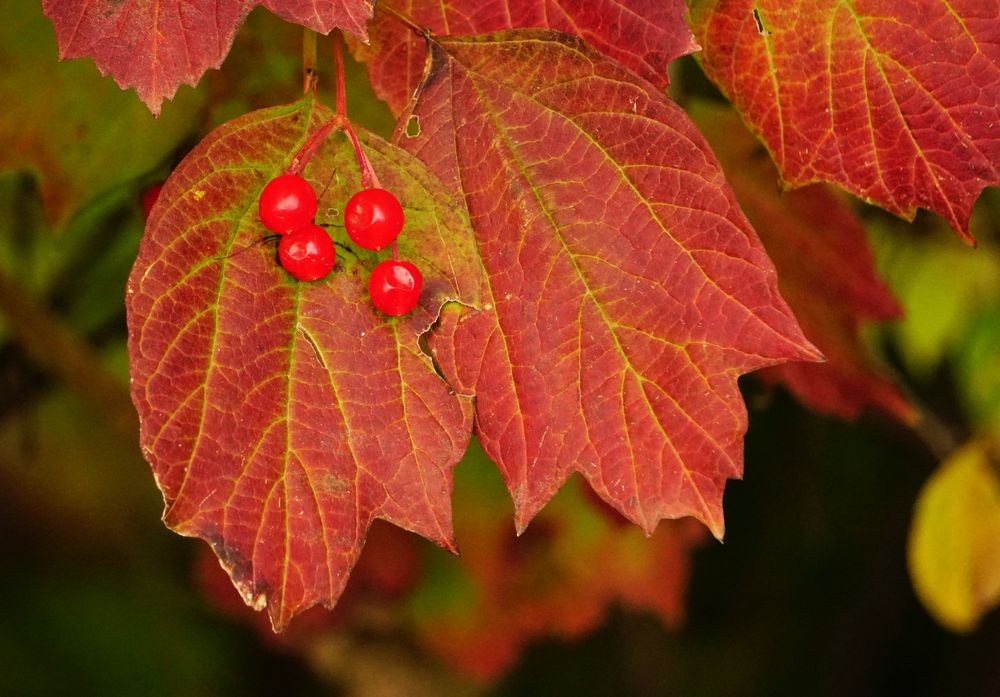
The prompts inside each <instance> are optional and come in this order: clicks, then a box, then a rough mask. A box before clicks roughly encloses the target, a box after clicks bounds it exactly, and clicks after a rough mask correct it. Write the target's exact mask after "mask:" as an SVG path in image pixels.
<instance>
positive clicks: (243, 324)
mask: <svg viewBox="0 0 1000 697" xmlns="http://www.w3.org/2000/svg"><path fill="white" fill-rule="evenodd" d="M330 116H332V115H331V114H330V112H329V111H328V110H326V109H325V108H323V107H321V106H319V105H318V104H316V103H315V102H313V101H312V100H311V99H309V98H307V99H305V100H303V101H302V102H298V103H296V104H293V105H289V106H287V107H276V108H272V109H266V110H262V111H258V112H253V113H251V114H248V115H246V116H244V117H241V118H240V119H237V120H236V121H234V122H230V123H228V124H225V125H224V126H222V127H220V128H219V129H217V130H216V131H215V132H213V134H211V135H210V136H209V137H208V138H206V140H205V141H203V142H202V143H201V144H200V145H199V146H198V147H197V148H196V149H195V150H194V151H192V153H191V154H190V155H189V156H188V158H186V159H185V161H184V162H183V163H182V164H181V165H180V166H179V167H178V169H177V170H176V171H175V173H174V174H173V175H172V176H171V178H170V179H169V180H168V182H167V184H166V185H165V186H164V189H163V191H162V192H161V203H160V204H159V205H157V207H156V209H155V210H154V212H153V216H152V217H151V219H150V222H149V225H148V227H147V234H146V236H145V237H144V239H143V243H142V246H141V248H140V253H139V257H138V259H137V261H136V265H135V267H134V268H133V273H132V276H131V278H130V282H129V286H128V295H127V309H128V318H129V349H130V354H131V357H132V394H133V400H134V401H135V403H136V406H137V408H138V410H139V413H140V417H141V434H140V440H141V443H142V446H143V452H144V454H145V455H146V457H147V459H148V460H149V461H150V463H151V464H152V466H153V471H154V474H155V475H156V478H157V483H158V485H159V486H160V488H161V490H162V492H163V494H164V501H165V504H166V509H165V513H164V520H165V522H166V523H167V525H168V526H170V527H171V528H172V529H174V530H176V531H177V532H180V533H181V534H185V535H191V536H198V537H202V538H204V539H206V540H207V541H208V542H209V543H210V544H211V545H212V546H213V548H214V550H215V552H216V553H217V554H218V556H219V557H220V559H221V561H222V562H223V565H224V566H225V567H226V569H227V571H228V572H229V573H230V576H231V577H232V578H233V581H234V583H235V584H236V586H237V587H238V588H239V589H240V591H241V594H242V595H243V597H244V599H245V600H246V601H247V603H248V604H250V605H253V606H254V607H256V608H257V609H262V608H263V607H265V606H266V607H267V609H268V611H269V614H270V616H271V620H272V622H273V624H274V625H275V627H279V628H280V627H283V626H284V625H285V624H286V623H287V622H288V620H289V619H290V618H291V617H292V616H293V615H294V614H296V613H297V612H299V611H301V610H303V609H305V608H307V607H309V606H311V605H313V604H316V603H319V602H321V603H324V604H326V605H327V606H332V604H333V603H334V601H335V600H336V598H337V597H338V596H339V594H340V592H341V591H342V590H343V587H344V583H345V582H346V579H347V575H348V573H349V571H350V569H351V568H352V566H353V565H354V562H355V561H356V560H357V557H358V554H359V553H360V548H361V545H362V544H363V541H364V536H365V533H366V531H367V528H368V526H369V525H370V523H371V521H372V520H373V519H374V518H376V517H378V518H382V519H385V520H388V521H390V522H393V523H395V524H397V525H399V526H401V527H405V528H407V529H409V530H412V531H415V532H418V533H419V534H422V535H424V536H426V537H429V538H430V539H432V540H434V541H435V542H437V543H438V544H441V545H443V546H445V547H448V548H453V547H454V541H453V539H452V530H451V504H450V492H451V470H452V468H453V466H454V464H455V463H456V462H457V461H458V460H459V459H460V458H461V456H462V454H463V453H464V451H465V447H466V443H467V440H468V435H469V431H470V421H469V419H470V413H471V409H470V406H469V404H468V402H467V400H464V399H462V398H459V397H457V396H456V395H454V394H453V393H452V392H451V391H450V390H449V389H448V387H447V385H446V384H445V383H444V382H443V381H442V380H441V379H440V378H439V377H438V376H437V374H436V373H435V371H434V367H433V365H432V364H431V361H430V359H429V358H428V357H427V355H426V354H424V353H423V351H422V350H421V348H420V346H419V336H420V334H422V333H423V332H424V331H425V330H426V328H427V327H428V326H429V325H430V324H431V323H432V322H433V321H434V318H435V316H436V314H437V312H438V309H439V308H440V306H441V304H442V303H444V302H446V301H447V300H449V299H457V298H461V299H462V300H464V301H466V302H475V301H476V297H475V292H476V291H475V283H476V278H477V277H476V276H475V275H474V274H472V273H468V272H467V271H466V270H465V266H466V265H467V262H466V261H465V259H467V258H471V257H469V256H465V257H463V252H462V250H463V249H464V248H465V247H464V246H463V242H462V240H463V239H464V238H465V235H462V234H461V231H462V229H463V226H464V225H466V223H464V222H463V221H464V215H463V214H462V212H461V209H460V208H458V207H457V206H453V205H449V197H448V195H447V192H445V191H443V190H442V189H441V186H440V184H439V183H437V182H436V180H435V179H434V178H433V177H432V176H430V175H428V174H427V173H426V172H425V170H424V169H423V168H422V167H421V166H420V165H419V163H417V162H416V161H415V160H413V158H411V157H409V156H407V155H406V154H405V153H403V152H402V151H400V150H399V149H397V148H393V147H392V146H390V145H388V144H386V143H384V142H383V141H380V140H378V139H377V138H375V137H374V136H364V140H363V142H364V144H365V147H366V152H367V153H368V156H369V158H370V159H371V160H372V163H373V165H374V167H375V169H376V171H377V172H379V174H380V177H381V178H382V180H383V182H384V183H385V185H387V186H392V187H393V188H394V190H395V191H397V192H398V194H399V197H400V199H401V201H402V202H403V203H404V205H405V206H406V211H407V216H408V225H407V230H406V232H405V233H404V237H403V238H402V239H401V241H400V249H401V253H402V254H404V255H406V256H408V257H409V258H411V259H413V260H414V261H415V262H416V263H418V264H419V265H420V266H421V267H422V268H423V269H424V274H425V278H426V279H427V281H426V286H425V291H424V293H423V294H422V296H421V305H420V306H419V307H418V309H417V310H415V311H414V312H413V313H412V314H411V315H409V316H407V317H405V318H401V319H399V320H387V319H386V318H385V317H384V316H382V315H380V314H379V313H377V312H376V311H375V310H374V308H373V307H372V306H371V303H370V301H369V300H368V297H367V277H368V272H369V271H370V268H371V267H372V266H374V263H375V262H376V261H377V259H376V255H374V254H372V253H367V252H364V251H361V250H358V249H355V248H353V247H351V246H350V245H349V243H348V241H347V237H346V234H345V233H344V232H343V230H342V229H341V230H337V231H335V232H334V238H335V240H336V241H337V242H338V243H339V246H338V257H339V261H338V267H337V268H336V269H335V270H334V272H333V273H331V275H330V276H328V277H327V279H324V280H323V281H319V282H315V283H308V284H307V283H299V282H296V281H294V280H293V279H292V278H291V277H290V276H288V275H287V274H286V273H285V272H284V271H283V270H282V269H281V268H280V267H279V266H278V264H277V261H276V258H275V248H274V245H275V244H276V242H274V240H273V239H272V240H270V241H263V239H262V238H264V236H265V234H266V231H265V230H264V228H263V227H262V225H261V224H260V222H259V221H258V220H257V219H256V201H257V196H258V195H259V192H260V189H261V188H262V187H263V185H264V183H266V181H267V180H269V179H270V178H271V177H272V176H274V175H276V174H277V173H278V172H280V171H281V169H282V168H283V167H284V166H285V165H287V163H288V161H289V160H290V159H291V157H292V155H293V154H294V153H295V151H296V150H297V148H298V147H299V146H301V144H302V143H303V141H304V140H305V137H306V135H307V133H309V132H312V130H313V129H315V128H316V127H317V126H318V125H319V124H320V123H322V122H323V121H325V120H326V119H328V118H329V117H330ZM304 176H306V178H307V179H308V180H310V181H311V182H312V183H313V184H314V187H315V188H316V189H317V192H318V193H319V194H320V216H323V215H328V214H329V213H326V212H328V211H329V210H330V209H331V208H332V207H334V206H342V205H343V201H346V199H347V198H348V195H349V192H351V191H353V190H355V189H356V187H357V182H358V181H359V173H358V170H357V166H356V164H355V163H354V155H353V149H352V148H351V146H350V144H349V142H348V141H347V139H346V137H345V136H344V135H343V134H337V135H335V136H332V137H331V139H330V140H329V141H327V143H326V144H325V145H324V146H323V148H321V149H320V151H319V152H318V153H317V155H316V156H315V157H314V158H313V160H312V161H311V162H310V164H309V166H308V167H307V168H306V170H305V172H304ZM334 220H336V218H334ZM320 222H323V220H322V218H321V219H320Z"/></svg>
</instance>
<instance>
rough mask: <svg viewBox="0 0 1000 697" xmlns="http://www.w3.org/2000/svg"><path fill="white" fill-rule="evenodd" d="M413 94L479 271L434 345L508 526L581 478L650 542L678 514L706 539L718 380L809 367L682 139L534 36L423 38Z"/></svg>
mask: <svg viewBox="0 0 1000 697" xmlns="http://www.w3.org/2000/svg"><path fill="white" fill-rule="evenodd" d="M539 66H546V68H547V69H545V70H540V69H539ZM422 89H423V92H422V94H421V95H420V98H419V99H418V101H417V105H416V107H415V111H414V115H415V116H417V117H418V118H419V120H420V124H421V128H422V131H421V134H420V135H419V136H418V137H416V138H413V139H409V140H408V142H407V143H406V146H407V147H408V148H410V149H411V150H412V151H413V152H415V153H416V154H417V155H418V156H419V157H421V158H422V159H423V160H424V161H425V162H427V163H429V164H430V166H431V169H433V170H434V171H435V172H437V173H438V174H439V175H440V176H441V177H442V179H443V180H444V181H445V182H446V183H448V184H451V185H452V186H454V187H456V188H457V189H460V190H462V191H464V193H465V199H466V203H467V205H468V207H469V211H470V213H471V218H472V221H473V225H474V227H475V230H476V242H477V245H478V250H479V254H480V256H481V258H482V263H483V267H484V269H485V272H486V274H487V275H488V277H489V294H488V295H487V296H486V297H484V300H483V303H484V304H483V305H481V307H482V310H483V311H482V312H466V313H465V314H464V316H460V313H459V312H457V311H450V312H447V313H445V314H444V315H443V316H442V321H441V327H440V330H439V332H438V333H436V334H435V335H434V336H433V337H432V347H433V348H434V350H435V351H436V355H437V357H438V360H439V363H440V365H441V366H442V370H443V371H444V372H445V375H446V376H448V378H449V381H450V382H451V384H453V385H455V386H458V387H460V388H461V389H462V390H464V391H466V392H467V393H470V394H473V393H474V394H475V395H476V403H477V409H476V432H477V435H478V436H479V439H480V441H481V442H482V444H483V446H484V448H485V449H486V451H487V453H489V455H490V457H491V458H492V459H493V460H494V461H495V462H497V463H498V465H499V466H500V469H501V471H502V472H503V475H504V478H505V480H506V482H507V486H508V488H509V489H510V491H511V493H512V495H513V498H514V504H515V518H516V524H517V527H518V529H519V530H523V529H524V528H525V527H526V526H527V524H528V522H529V521H530V520H531V518H532V517H533V516H534V515H535V513H536V512H537V511H538V510H539V509H540V508H541V507H542V506H543V505H544V504H545V502H546V501H548V500H549V498H551V496H552V495H553V493H555V491H556V490H557V489H558V488H559V487H560V486H561V485H562V483H563V482H564V481H565V480H566V478H567V477H568V476H569V474H570V473H572V472H574V471H579V472H581V473H582V474H583V475H584V476H585V477H586V479H587V480H588V481H589V482H590V484H591V486H593V487H594V489H595V490H596V491H597V493H598V494H599V495H600V496H601V497H602V498H603V499H605V500H606V501H608V502H609V503H611V504H612V505H613V506H614V507H615V508H616V509H618V510H619V511H621V512H622V513H623V514H624V515H625V516H626V517H627V518H628V519H630V520H632V521H633V522H635V523H637V524H639V525H640V526H642V528H643V529H644V530H645V531H646V532H647V533H652V531H653V530H654V528H655V527H656V524H657V522H658V521H659V520H660V519H662V518H676V517H679V516H686V515H692V516H695V517H697V518H699V519H700V520H702V521H704V522H705V523H706V524H707V525H708V526H709V528H710V529H711V530H712V532H713V533H714V534H715V535H716V536H718V537H721V536H722V532H723V522H722V510H721V502H722V490H723V487H724V484H725V481H726V480H727V479H729V478H732V477H738V476H740V475H741V472H742V435H743V433H744V431H745V429H746V413H745V410H744V407H743V404H742V401H741V399H740V395H739V391H738V390H737V386H736V379H737V377H738V376H739V375H740V374H741V373H744V372H747V371H750V370H754V369H756V368H760V367H763V366H766V365H774V364H776V363H780V362H782V361H784V360H788V359H798V360H808V359H815V358H816V357H817V354H816V352H815V350H814V349H813V348H812V347H811V346H810V345H809V343H808V342H807V341H806V340H805V338H804V337H803V336H802V334H801V332H800V330H799V328H798V325H797V324H796V322H795V320H794V318H793V317H792V314H791V312H790V311H789V309H788V307H787V306H786V305H785V303H784V301H783V300H782V299H781V298H780V296H779V295H778V290H777V283H776V278H775V274H774V269H773V267H772V266H771V262H770V261H769V260H768V258H767V256H766V255H765V253H764V250H763V248H762V247H761V245H760V242H759V241H758V240H757V237H756V235H755V234H754V232H753V230H752V229H751V228H750V226H749V224H748V223H747V221H746V219H745V218H744V217H743V214H742V213H741V212H740V210H739V207H738V206H737V205H736V202H735V199H734V198H733V195H732V192H731V191H730V190H729V188H728V186H727V185H726V183H725V180H724V178H723V175H722V171H721V169H720V168H719V166H718V163H717V162H716V160H715V158H714V157H713V156H712V154H711V151H710V150H709V149H708V146H707V144H706V143H705V141H704V140H703V139H702V137H701V135H700V134H699V133H698V131H697V129H696V128H695V127H694V126H693V125H692V123H691V122H690V120H689V119H688V118H687V116H686V115H685V114H684V112H683V111H682V110H681V109H680V108H679V107H678V106H677V105H675V104H674V103H673V102H672V101H670V100H668V99H667V98H666V97H665V96H664V95H663V94H662V93H661V91H660V90H659V89H658V88H656V87H655V86H654V85H652V84H651V83H648V82H646V81H644V80H642V79H640V78H637V77H636V76H634V74H633V73H631V72H629V71H628V70H626V69H625V68H623V67H621V66H620V65H619V64H618V63H617V62H615V61H613V60H612V59H609V58H607V57H605V56H604V55H602V54H600V53H598V52H597V51H595V50H594V49H592V48H590V47H589V46H588V45H587V44H586V43H584V42H583V41H581V40H579V39H577V38H575V37H572V36H570V35H567V34H561V33H559V32H553V31H546V30H523V31H514V32H508V33H502V34H496V35H489V36H480V37H475V38H472V39H462V38H455V39H442V40H440V41H438V42H436V43H433V44H432V61H431V64H430V65H429V68H428V77H427V79H426V82H425V84H424V86H423V88H422Z"/></svg>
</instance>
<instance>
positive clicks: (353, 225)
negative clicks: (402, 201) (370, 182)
mask: <svg viewBox="0 0 1000 697" xmlns="http://www.w3.org/2000/svg"><path fill="white" fill-rule="evenodd" d="M344 226H345V227H346V228H347V234H348V235H350V236H351V239H352V240H354V243H355V244H356V245H358V246H359V247H364V248H365V249H374V250H376V251H378V250H379V249H382V248H383V247H385V246H386V245H388V244H390V243H392V241H393V240H395V239H396V237H397V236H398V235H399V231H400V230H402V229H403V207H402V206H401V205H399V200H398V199H397V198H396V197H395V196H393V195H392V193H390V192H388V191H386V190H385V189H362V190H361V191H359V192H358V193H356V194H354V195H353V196H351V200H350V201H348V202H347V207H346V208H345V209H344Z"/></svg>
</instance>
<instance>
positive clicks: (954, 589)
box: [909, 441, 1000, 632]
mask: <svg viewBox="0 0 1000 697" xmlns="http://www.w3.org/2000/svg"><path fill="white" fill-rule="evenodd" d="M909 566H910V577H911V579H912V580H913V585H914V588H915V589H916V592H917V595H918V596H919V598H920V600H921V601H922V602H923V604H924V606H925V607H926V608H927V610H928V611H929V612H930V614H931V615H932V616H933V617H934V618H935V619H936V620H937V621H938V622H939V623H940V624H941V625H943V626H944V627H946V628H947V629H950V630H952V631H954V632H969V631H971V630H972V629H974V628H975V626H976V624H977V623H978V622H979V619H980V618H981V617H982V615H983V614H984V613H985V612H987V611H988V610H990V609H991V608H992V607H994V606H995V605H997V604H998V603H1000V480H998V478H997V472H996V470H995V469H993V467H992V466H991V463H990V455H989V450H988V448H987V444H986V443H983V442H980V441H973V442H971V443H969V444H968V445H966V446H965V447H963V448H962V449H960V450H958V451H957V452H955V453H954V454H953V455H952V456H951V457H949V458H948V459H947V460H945V461H944V462H942V463H941V466H940V467H939V468H938V470H937V471H936V472H935V473H934V474H933V475H932V476H931V478H930V479H929V480H928V481H927V483H926V484H925V485H924V488H923V490H922V491H921V492H920V496H919V497H918V498H917V503H916V507H915V510H914V515H913V521H912V523H911V525H910V540H909Z"/></svg>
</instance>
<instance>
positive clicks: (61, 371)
mask: <svg viewBox="0 0 1000 697" xmlns="http://www.w3.org/2000/svg"><path fill="white" fill-rule="evenodd" d="M0 316H2V317H3V319H4V320H5V322H6V325H7V328H8V329H9V330H10V332H11V334H12V335H13V337H14V340H15V341H17V343H18V344H20V345H21V347H22V348H23V349H24V350H25V352H27V354H28V356H29V357H30V358H31V360H32V361H34V362H35V363H36V364H37V365H38V366H39V367H40V368H42V369H43V370H45V371H46V372H47V373H49V374H50V375H51V376H52V377H54V378H57V379H59V380H60V381H62V382H63V383H64V384H65V385H66V386H67V387H69V388H70V389H72V390H73V391H75V392H76V393H77V395H78V396H79V397H80V398H82V399H83V400H84V401H86V402H89V403H90V404H91V406H92V407H93V408H94V411H96V412H97V413H98V414H101V415H102V416H103V417H104V419H105V420H106V421H107V422H108V423H109V424H110V425H111V426H112V427H114V428H115V430H117V431H119V432H120V433H122V434H123V435H126V436H127V437H128V438H130V439H132V440H135V439H136V438H137V435H138V433H139V420H138V417H137V416H136V411H135V408H134V407H133V406H132V400H131V399H130V397H129V394H128V388H127V387H126V386H125V385H123V384H122V383H121V382H120V381H119V380H117V379H115V378H114V377H113V376H112V375H111V374H110V373H108V371H107V369H106V368H105V367H104V366H103V365H102V364H101V361H100V358H99V357H98V356H97V354H96V352H95V351H94V348H93V346H91V345H90V344H88V343H87V342H86V341H83V340H82V339H81V338H80V337H79V336H77V335H76V334H75V333H74V332H73V331H72V330H70V329H68V328H67V327H66V326H65V325H64V324H63V323H62V322H61V321H60V320H59V319H58V318H57V317H56V316H54V315H53V314H52V312H51V311H50V310H49V309H48V308H47V307H45V306H43V305H42V304H41V303H39V302H38V301H37V300H36V299H35V298H33V297H32V296H31V295H30V294H28V293H27V292H25V290H24V289H23V288H21V287H20V285H19V284H17V283H16V282H15V281H13V280H12V279H10V278H9V277H7V275H6V274H4V273H3V272H2V271H0Z"/></svg>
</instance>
